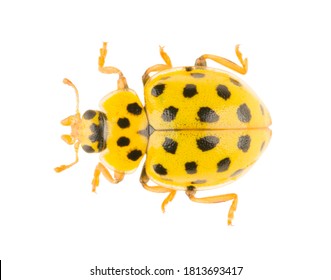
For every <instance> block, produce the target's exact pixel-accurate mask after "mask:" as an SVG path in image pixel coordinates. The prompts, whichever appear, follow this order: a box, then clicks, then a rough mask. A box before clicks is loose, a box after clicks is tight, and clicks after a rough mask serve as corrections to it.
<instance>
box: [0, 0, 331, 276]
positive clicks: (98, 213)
mask: <svg viewBox="0 0 331 280" xmlns="http://www.w3.org/2000/svg"><path fill="white" fill-rule="evenodd" d="M90 2H92V1H77V2H75V1H53V2H51V1H36V0H31V1H1V4H0V26H1V34H0V38H1V43H0V50H1V51H0V71H1V73H0V74H1V76H0V99H1V100H0V106H1V111H0V113H1V138H0V141H1V153H0V160H1V168H0V170H1V187H0V259H2V269H3V272H2V274H3V277H4V279H50V280H51V279H111V278H110V277H109V278H107V277H96V276H89V270H90V269H91V268H94V266H95V265H97V266H99V267H108V266H110V267H111V266H113V267H116V268H130V267H131V266H133V267H137V268H139V267H144V266H145V265H148V266H149V267H150V268H152V269H153V268H173V269H175V270H176V271H177V270H180V271H181V272H180V273H176V275H175V276H169V277H158V278H155V277H149V278H150V279H191V278H192V279H193V278H194V279H196V277H192V276H191V277H189V276H186V277H185V276H183V272H184V270H183V268H184V267H185V266H243V267H244V270H243V272H242V275H241V276H239V277H238V276H237V277H234V276H231V277H229V279H300V278H303V277H305V279H320V280H322V279H330V276H331V272H330V268H328V267H327V266H329V264H330V250H331V246H330V235H331V230H330V213H331V207H330V186H331V184H330V176H329V173H330V156H331V152H330V147H331V145H330V136H329V135H330V134H329V130H330V121H329V119H330V95H331V93H330V65H331V59H330V48H331V43H330V26H331V20H330V8H329V7H330V6H329V5H330V4H329V3H328V1H318V0H315V1H280V0H279V1H273V2H269V1H208V0H205V1H146V0H144V1H143V0H140V1H93V4H90ZM103 41H108V42H109V56H108V58H107V64H110V63H111V64H112V65H115V66H116V67H118V68H120V69H121V70H122V71H123V72H124V74H125V75H126V77H127V80H128V83H129V86H130V87H131V88H133V89H135V90H136V91H137V92H138V93H139V95H140V97H141V98H142V92H143V87H142V84H141V75H142V73H143V72H144V71H145V69H146V68H147V67H149V66H151V65H154V64H156V63H160V62H161V59H160V57H159V54H158V46H159V45H165V46H166V51H167V52H168V53H169V55H170V56H171V58H172V61H173V64H174V65H176V66H181V65H192V64H193V63H194V60H195V59H196V58H197V57H198V56H200V55H201V54H203V53H212V54H217V55H221V56H224V57H227V58H229V59H232V60H235V61H236V57H235V54H234V45H235V44H237V43H240V44H242V47H241V50H242V52H243V54H244V56H247V57H248V58H249V72H248V74H247V75H246V76H245V77H244V79H245V81H246V82H247V83H248V84H250V86H251V87H253V88H254V89H255V91H256V92H257V94H258V95H259V96H260V98H261V99H262V100H263V101H264V102H265V104H266V105H267V107H268V108H269V110H270V112H271V115H272V117H273V126H272V129H273V139H272V141H271V143H270V146H269V147H268V149H267V151H266V152H265V154H264V155H263V156H262V157H261V159H260V160H259V162H258V163H257V164H256V165H255V167H254V168H253V169H252V170H251V171H250V172H249V173H248V174H247V175H246V176H245V177H243V178H242V179H240V180H239V181H237V182H235V183H234V184H232V185H229V186H227V187H224V188H223V189H218V190H217V191H216V192H215V193H218V194H220V193H228V192H236V193H237V194H238V195H239V205H238V210H237V212H236V213H235V219H234V226H233V227H228V226H227V225H226V216H227V211H228V208H229V206H230V203H225V204H215V205H203V204H196V203H192V202H190V201H189V200H188V199H187V197H186V195H185V194H183V193H178V195H177V196H176V198H175V199H174V201H173V202H172V203H171V204H169V205H168V208H167V212H166V214H162V212H161V210H160V205H161V202H162V200H163V199H164V195H162V194H154V193H150V192H147V191H145V190H144V189H143V188H142V187H141V185H140V184H139V175H140V174H139V173H140V169H138V171H137V172H136V173H135V174H132V175H130V176H127V177H126V178H125V180H124V181H123V182H122V183H121V184H119V185H111V184H109V183H108V182H106V181H105V180H104V178H101V186H100V187H99V188H98V193H97V194H94V193H91V185H90V182H91V179H92V175H93V170H94V167H95V165H96V163H97V162H98V156H97V155H88V154H85V153H84V152H81V153H80V162H79V164H77V165H76V166H75V167H73V168H71V169H69V170H67V171H65V172H63V173H61V174H56V173H55V172H54V170H53V168H54V167H55V166H58V165H61V164H65V163H69V162H71V161H72V160H73V159H74V152H73V148H72V147H70V146H67V145H66V144H65V143H64V142H62V141H61V139H60V135H61V134H64V133H68V132H69V131H68V128H65V127H62V126H60V124H59V121H60V120H61V119H63V118H64V117H66V116H68V115H70V114H73V113H74V110H75V97H74V94H73V91H72V90H71V89H70V88H69V87H68V86H66V85H63V84H62V79H63V78H64V77H67V78H70V79H71V80H72V81H73V82H74V83H75V84H76V85H77V87H78V89H79V90H80V94H81V95H80V98H81V104H80V105H81V111H82V112H83V111H85V110H86V109H97V108H98V102H99V100H100V99H101V98H102V96H104V95H105V94H106V93H108V92H109V91H112V90H114V89H115V88H116V77H115V76H107V75H102V74H100V73H98V71H97V58H98V55H99V48H100V47H101V45H102V42H103ZM210 65H212V66H216V65H215V64H213V63H210ZM205 278H206V279H209V277H205ZM113 279H137V277H124V276H122V277H120V276H118V277H117V278H115V277H113ZM139 279H140V278H139ZM141 279H142V277H141ZM210 279H219V276H218V277H215V276H214V277H210ZM222 279H226V277H223V278H222Z"/></svg>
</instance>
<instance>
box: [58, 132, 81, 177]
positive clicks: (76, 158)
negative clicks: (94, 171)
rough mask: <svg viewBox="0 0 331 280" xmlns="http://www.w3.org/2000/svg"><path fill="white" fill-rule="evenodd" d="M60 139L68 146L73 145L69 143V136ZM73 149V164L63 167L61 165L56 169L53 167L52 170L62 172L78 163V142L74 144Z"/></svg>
mask: <svg viewBox="0 0 331 280" xmlns="http://www.w3.org/2000/svg"><path fill="white" fill-rule="evenodd" d="M62 139H63V140H64V141H66V142H67V143H68V144H73V143H72V142H71V141H72V138H71V136H70V135H62ZM74 147H75V156H76V157H75V161H74V162H72V163H70V164H66V165H65V164H63V165H61V166H58V167H55V168H54V170H55V171H56V172H62V171H63V170H66V169H68V168H70V167H71V166H73V165H75V164H76V163H77V162H78V160H79V159H78V149H79V142H76V143H75V145H74Z"/></svg>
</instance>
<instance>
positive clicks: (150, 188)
mask: <svg viewBox="0 0 331 280" xmlns="http://www.w3.org/2000/svg"><path fill="white" fill-rule="evenodd" d="M148 181H149V177H148V175H147V174H146V169H145V166H144V167H143V169H142V172H141V176H140V183H141V184H142V186H143V187H144V188H145V189H146V190H148V191H151V192H156V193H167V192H169V194H168V196H167V197H166V198H165V200H164V201H163V202H162V205H161V209H162V212H163V213H164V212H165V207H166V205H167V204H168V203H169V202H170V201H172V200H173V199H174V197H175V195H176V191H175V190H172V189H169V188H166V187H161V186H148V185H147V183H148Z"/></svg>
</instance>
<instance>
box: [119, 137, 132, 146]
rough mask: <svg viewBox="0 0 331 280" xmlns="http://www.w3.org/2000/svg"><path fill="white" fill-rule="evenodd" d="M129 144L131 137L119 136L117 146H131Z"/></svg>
mask: <svg viewBox="0 0 331 280" xmlns="http://www.w3.org/2000/svg"><path fill="white" fill-rule="evenodd" d="M129 145H130V139H129V138H127V137H124V136H122V137H120V138H118V140H117V146H119V147H125V146H129Z"/></svg>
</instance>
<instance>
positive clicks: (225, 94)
mask: <svg viewBox="0 0 331 280" xmlns="http://www.w3.org/2000/svg"><path fill="white" fill-rule="evenodd" d="M216 91H217V95H218V96H219V97H221V98H223V99H224V100H227V99H229V98H230V96H231V93H230V91H229V89H228V88H227V86H225V85H218V86H217V87H216Z"/></svg>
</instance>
